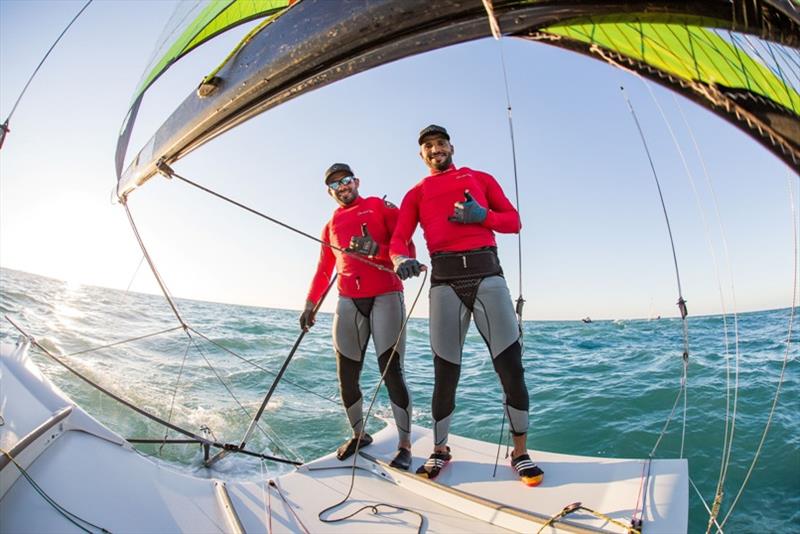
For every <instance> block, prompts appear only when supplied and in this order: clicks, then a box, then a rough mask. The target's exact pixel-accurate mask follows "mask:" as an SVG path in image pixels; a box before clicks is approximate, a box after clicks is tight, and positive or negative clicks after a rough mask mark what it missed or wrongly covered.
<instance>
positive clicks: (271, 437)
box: [187, 333, 303, 463]
mask: <svg viewBox="0 0 800 534" xmlns="http://www.w3.org/2000/svg"><path fill="white" fill-rule="evenodd" d="M187 334H188V333H187ZM188 335H189V337H190V339H191V340H192V344H194V347H195V349H196V350H197V352H199V353H200V356H202V358H203V360H205V362H206V365H207V366H208V368H209V369H211V372H213V373H214V375H215V376H216V377H217V380H219V382H220V383H221V384H222V386H223V387H224V388H225V390H226V391H227V392H228V395H229V396H230V397H231V399H233V401H234V402H235V403H236V404H237V405H238V406H239V408H240V409H241V411H242V412H243V413H244V414H245V415H246V416H247V417H248V418H251V415H250V412H249V411H248V410H247V408H245V407H244V405H243V404H242V403H241V401H240V400H239V398H238V397H237V396H236V395H235V394H234V393H233V390H232V389H231V386H230V385H229V384H228V383H227V382H226V381H225V379H224V378H222V375H220V374H219V372H218V371H217V369H216V368H215V367H214V366H213V365H212V364H211V361H210V360H209V359H208V357H206V354H205V352H203V350H202V349H201V348H200V346H199V345H198V344H197V341H196V340H195V339H194V338H193V337H192V336H191V334H188ZM256 426H257V427H258V429H259V430H261V432H262V433H263V434H264V435H265V436H266V437H267V438H268V439H269V440H270V441H272V443H273V444H274V445H275V446H276V447H277V448H278V450H279V451H281V452H283V450H285V451H288V452H290V453H291V454H292V455H293V456H294V457H295V458H298V459H299V460H300V461H301V463H302V461H303V457H302V456H300V455H299V454H298V453H297V452H296V451H294V450H293V449H292V448H291V447H289V446H288V445H286V444H285V443H284V442H283V440H281V439H280V438H279V437H278V436H277V434H275V433H274V432H273V433H272V435H271V434H270V433H269V432H268V431H267V430H266V429H265V428H264V427H262V426H261V425H256ZM236 449H237V447H226V448H225V449H223V450H233V451H235V450H236Z"/></svg>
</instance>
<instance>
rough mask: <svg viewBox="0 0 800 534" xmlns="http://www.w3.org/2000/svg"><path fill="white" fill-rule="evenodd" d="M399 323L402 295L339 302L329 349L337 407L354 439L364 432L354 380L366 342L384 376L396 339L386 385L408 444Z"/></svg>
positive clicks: (408, 407) (407, 406)
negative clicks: (335, 375)
mask: <svg viewBox="0 0 800 534" xmlns="http://www.w3.org/2000/svg"><path fill="white" fill-rule="evenodd" d="M403 319H405V303H404V302H403V294H402V293H401V292H399V291H394V292H391V293H384V294H383V295H378V296H377V297H370V298H360V299H353V298H348V297H339V303H338V304H337V306H336V315H335V316H334V318H333V346H334V349H335V350H336V367H337V371H338V376H339V389H340V392H341V396H342V403H343V404H344V408H345V411H346V412H347V419H348V420H349V421H350V426H351V427H352V428H353V433H354V434H357V433H358V432H361V430H363V428H364V416H363V399H362V395H361V388H360V387H359V378H360V376H361V368H362V367H363V365H364V354H365V353H366V351H367V343H368V342H369V337H370V335H372V342H373V345H374V346H375V353H376V354H377V355H378V368H379V369H380V372H381V374H383V372H384V370H386V364H387V362H389V360H390V357H391V356H392V348H393V347H394V345H395V343H397V338H398V334H399V335H400V342H399V343H397V353H396V354H395V355H394V357H391V362H390V363H389V370H388V371H386V376H385V382H386V389H387V390H388V392H389V400H390V402H391V405H392V413H393V414H394V420H395V423H396V424H397V431H398V433H399V435H400V439H401V440H402V441H407V440H408V439H410V436H411V395H410V394H409V392H408V388H407V387H406V383H405V379H404V378H403V356H404V354H405V346H406V333H405V331H403V332H402V333H401V332H400V328H401V327H402V324H403Z"/></svg>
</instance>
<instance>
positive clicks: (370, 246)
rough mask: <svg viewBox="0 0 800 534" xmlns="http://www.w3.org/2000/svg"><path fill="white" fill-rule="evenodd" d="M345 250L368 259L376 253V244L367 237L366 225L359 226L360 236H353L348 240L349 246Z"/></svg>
mask: <svg viewBox="0 0 800 534" xmlns="http://www.w3.org/2000/svg"><path fill="white" fill-rule="evenodd" d="M347 250H348V252H354V253H356V254H360V255H362V256H367V257H369V258H372V257H374V256H375V255H376V254H377V253H378V242H377V241H375V240H374V239H372V236H371V235H369V232H368V231H367V223H362V224H361V235H354V236H353V237H351V238H350V246H349V247H347Z"/></svg>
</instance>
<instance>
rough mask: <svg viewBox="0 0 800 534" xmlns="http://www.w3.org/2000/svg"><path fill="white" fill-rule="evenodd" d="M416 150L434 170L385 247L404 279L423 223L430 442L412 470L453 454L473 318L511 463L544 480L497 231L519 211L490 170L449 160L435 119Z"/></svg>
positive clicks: (412, 270)
mask: <svg viewBox="0 0 800 534" xmlns="http://www.w3.org/2000/svg"><path fill="white" fill-rule="evenodd" d="M418 141H419V147H420V151H419V155H420V157H421V158H422V160H423V161H424V162H425V165H426V166H427V167H428V168H429V169H430V175H429V176H427V177H426V178H424V179H423V180H422V181H421V182H419V183H418V184H417V185H415V186H414V187H413V188H411V190H410V191H409V192H408V193H407V194H406V196H405V197H404V198H403V202H402V204H401V205H400V215H399V219H398V221H397V226H396V228H395V232H394V235H393V236H392V240H391V246H390V249H391V251H390V254H391V257H392V259H393V260H394V265H395V268H396V272H397V274H398V276H399V277H400V278H402V279H403V280H405V279H406V278H408V277H410V276H417V275H419V272H420V264H419V263H418V262H417V260H415V259H414V258H413V257H412V255H411V254H410V251H409V250H408V247H407V245H406V243H407V241H408V239H410V237H411V235H413V233H414V230H415V229H416V227H417V224H421V225H422V230H423V233H424V235H425V242H426V243H427V245H428V251H429V252H430V254H431V266H432V273H431V289H430V319H429V325H430V337H431V349H432V350H433V363H434V374H435V379H434V387H433V398H432V400H431V412H432V413H431V415H432V416H433V437H434V449H433V454H431V456H430V458H428V461H427V462H425V463H424V464H423V465H421V466H420V468H419V469H418V470H417V474H418V475H422V476H425V477H427V478H435V477H436V476H437V475H438V474H439V472H440V471H441V470H442V468H443V467H444V466H445V465H447V463H448V462H449V461H450V458H451V456H450V448H449V447H448V446H447V436H448V432H449V429H450V419H451V417H452V415H453V411H454V410H455V398H456V387H457V386H458V379H459V375H460V373H461V353H462V350H463V347H464V339H465V336H466V333H467V328H469V322H470V316H472V317H473V318H474V320H475V326H477V327H478V331H479V332H480V334H481V336H482V337H483V339H484V341H485V342H486V346H487V348H488V349H489V353H490V354H491V357H492V364H493V365H494V369H495V372H496V373H497V375H498V377H499V378H500V383H501V384H502V386H503V393H504V400H505V402H504V404H505V406H504V408H505V415H506V417H508V420H509V423H510V427H511V433H512V440H513V442H514V451H513V453H512V456H511V465H512V467H513V468H514V470H515V471H516V473H517V474H518V475H519V477H520V479H521V480H522V482H524V483H525V484H527V485H529V486H536V485H538V484H540V483H541V481H542V478H543V476H544V473H543V472H542V470H541V469H539V467H537V466H536V465H535V464H534V463H533V462H532V461H531V459H530V457H529V456H528V451H527V443H526V441H527V440H526V438H527V431H528V402H529V401H528V389H527V387H526V385H525V376H524V374H525V371H524V368H523V367H522V345H521V342H520V340H521V332H520V328H519V324H518V323H517V318H516V313H515V311H514V306H513V305H512V303H511V295H510V294H509V291H508V285H507V284H506V281H505V278H503V270H502V269H501V267H500V261H499V259H498V257H497V242H496V241H495V237H494V233H495V232H501V233H510V234H516V233H518V232H519V230H520V228H521V223H520V219H519V214H518V212H517V210H516V209H515V208H514V205H513V204H511V202H510V201H509V200H508V198H507V197H506V195H505V194H504V193H503V189H502V188H501V187H500V184H498V183H497V180H495V179H494V178H493V177H492V176H491V175H489V174H486V173H485V172H480V171H475V170H472V169H468V168H466V167H460V168H457V167H456V166H455V165H453V154H454V153H455V148H454V147H453V145H451V144H450V135H449V134H448V133H447V130H446V129H444V128H443V127H441V126H437V125H435V124H431V125H430V126H428V127H426V128H423V129H422V131H421V132H420V133H419V139H418Z"/></svg>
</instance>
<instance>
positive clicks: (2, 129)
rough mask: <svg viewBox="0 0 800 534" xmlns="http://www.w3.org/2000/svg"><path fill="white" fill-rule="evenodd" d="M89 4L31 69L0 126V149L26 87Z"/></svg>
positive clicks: (89, 1)
mask: <svg viewBox="0 0 800 534" xmlns="http://www.w3.org/2000/svg"><path fill="white" fill-rule="evenodd" d="M91 3H92V0H88V1H87V2H86V3H85V4H84V5H83V7H82V8H81V9H80V11H78V13H77V14H76V15H75V16H74V17H72V20H71V21H69V24H67V26H66V27H65V28H64V29H63V30H62V31H61V33H60V34H59V36H58V37H57V38H56V40H55V41H53V44H52V45H50V48H49V49H48V50H47V52H46V53H45V55H44V57H42V60H41V61H40V62H39V64H38V65H37V66H36V68H35V69H33V74H31V77H30V78H28V81H27V83H25V87H23V88H22V92H21V93H20V94H19V96H18V97H17V101H16V102H14V106H13V107H12V108H11V113H9V114H8V117H6V120H5V121H4V122H3V124H0V149H2V148H3V142H4V141H5V139H6V134H8V132H10V131H11V128H10V127H9V126H8V125H9V123H10V122H11V117H12V115H14V112H15V111H16V110H17V106H18V105H19V102H20V100H22V96H23V95H24V94H25V92H26V91H27V90H28V86H29V85H30V84H31V82H32V81H33V78H34V77H35V76H36V73H38V72H39V69H40V68H41V67H42V65H43V64H44V62H45V60H46V59H47V56H49V55H50V52H52V51H53V49H54V48H55V47H56V45H57V44H58V42H59V41H60V40H61V38H62V37H64V34H65V33H67V30H69V28H70V26H72V24H73V23H74V22H75V21H76V20H78V17H80V16H81V14H82V13H83V12H84V11H86V8H87V7H89V4H91Z"/></svg>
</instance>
